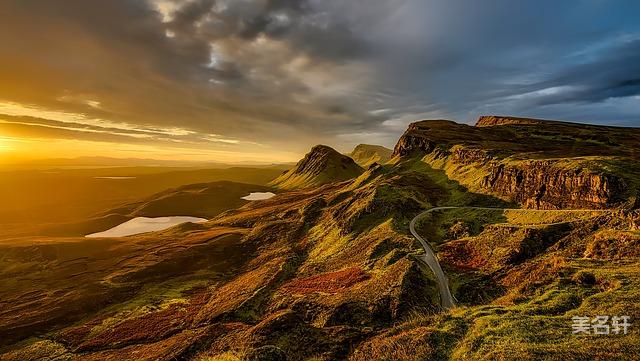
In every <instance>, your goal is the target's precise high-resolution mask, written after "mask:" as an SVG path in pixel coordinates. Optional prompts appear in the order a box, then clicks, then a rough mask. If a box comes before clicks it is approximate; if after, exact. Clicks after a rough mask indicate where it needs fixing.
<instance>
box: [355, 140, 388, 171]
mask: <svg viewBox="0 0 640 361" xmlns="http://www.w3.org/2000/svg"><path fill="white" fill-rule="evenodd" d="M391 153H393V150H391V149H389V148H386V147H383V146H381V145H373V144H358V145H357V146H356V147H355V148H353V151H352V152H351V153H349V154H348V156H349V157H351V158H352V159H353V160H354V161H356V163H358V164H359V165H360V166H361V167H365V168H366V167H368V166H370V165H371V164H373V163H379V164H384V163H386V162H388V161H389V159H391Z"/></svg>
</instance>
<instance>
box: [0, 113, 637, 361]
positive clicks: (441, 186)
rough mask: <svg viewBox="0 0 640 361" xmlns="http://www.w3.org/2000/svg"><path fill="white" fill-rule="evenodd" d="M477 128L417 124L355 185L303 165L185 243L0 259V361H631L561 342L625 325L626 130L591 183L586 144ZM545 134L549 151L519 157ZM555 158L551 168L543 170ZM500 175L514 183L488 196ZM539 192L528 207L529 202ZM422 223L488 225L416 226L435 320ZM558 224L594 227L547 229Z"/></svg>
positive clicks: (330, 156) (12, 253)
mask: <svg viewBox="0 0 640 361" xmlns="http://www.w3.org/2000/svg"><path fill="white" fill-rule="evenodd" d="M483 123H485V121H483ZM541 124H542V125H541ZM482 125H483V126H482V127H470V126H466V125H460V124H456V123H453V122H449V121H423V122H418V123H414V124H412V125H411V126H410V127H409V129H408V130H407V132H406V133H405V135H403V137H402V138H401V139H400V140H399V142H398V144H397V145H396V148H395V151H394V159H393V160H392V161H391V162H390V163H389V164H385V165H380V164H375V165H372V166H370V167H368V169H367V170H363V169H361V168H360V167H359V166H357V165H356V164H355V163H354V162H353V160H351V159H350V158H348V157H345V156H343V155H340V154H339V153H337V152H335V151H334V150H332V149H331V148H328V147H324V146H317V147H314V148H313V149H312V151H311V152H310V153H309V154H307V155H306V156H305V158H304V159H303V160H301V161H300V162H298V164H297V166H296V168H294V169H293V170H291V171H289V172H287V173H286V174H284V175H282V176H281V177H279V178H278V180H279V182H281V183H279V185H281V186H282V185H283V184H286V185H287V187H288V188H289V186H290V188H297V189H293V190H289V191H286V192H285V191H282V192H280V193H278V194H277V195H276V196H275V197H273V198H270V199H267V200H263V201H255V202H248V203H246V204H244V205H238V206H237V208H234V209H230V210H227V211H225V212H223V213H220V214H218V215H217V216H215V217H214V218H213V219H211V220H210V221H209V222H206V223H202V224H191V223H185V224H182V225H178V226H176V227H173V228H170V229H167V230H165V231H161V232H154V233H146V234H142V235H138V236H130V237H123V238H104V239H83V238H73V237H44V236H43V237H31V238H29V239H28V241H27V242H25V240H24V239H14V240H5V241H0V300H2V306H3V307H2V311H0V354H2V356H1V357H2V360H3V361H4V360H23V359H28V358H46V357H49V358H56V357H57V358H60V359H81V360H114V361H115V360H122V359H143V360H144V359H146V360H174V359H181V360H255V359H260V357H262V358H265V357H272V359H286V360H354V361H355V360H388V359H392V360H416V359H436V360H440V359H461V360H484V359H507V360H523V359H524V360H526V359H530V360H535V359H549V360H568V359H609V358H613V359H623V358H624V356H625V355H630V354H631V355H633V354H640V346H639V345H640V332H639V331H638V328H635V327H632V328H631V329H630V332H629V334H627V335H622V334H621V335H616V336H610V337H609V336H607V337H600V338H598V337H590V336H582V335H580V336H577V335H573V334H572V332H571V322H572V321H571V317H573V316H579V315H588V316H589V315H628V316H630V317H631V318H632V319H638V317H640V308H639V307H638V305H639V304H640V253H639V252H638V246H639V245H640V215H639V214H638V210H631V209H630V208H632V206H633V204H632V203H631V199H630V198H629V197H630V192H632V191H633V190H634V189H635V188H633V187H634V179H635V178H634V176H635V173H634V169H637V165H638V162H637V158H636V156H635V153H634V150H633V149H632V147H631V145H632V143H631V140H629V139H628V137H631V138H633V137H635V134H636V132H637V130H635V129H624V130H622V131H621V132H622V133H623V134H620V135H616V134H617V133H615V132H614V131H615V128H614V129H613V130H611V132H613V133H611V134H610V139H611V141H612V142H615V143H616V144H617V145H615V146H613V145H612V146H611V147H620V148H621V150H620V156H616V161H617V162H620V163H616V164H619V165H625V166H627V168H625V167H622V166H620V167H611V168H607V169H598V168H595V167H587V165H589V164H592V163H583V161H586V160H589V161H590V162H593V164H600V165H601V166H602V164H603V163H602V162H607V161H609V160H610V158H609V157H613V156H612V155H608V154H611V153H613V152H609V153H607V151H606V148H607V146H606V145H603V144H601V143H600V142H599V143H597V144H592V146H587V147H584V148H583V147H581V146H580V145H582V144H583V143H584V142H585V141H584V139H587V138H588V137H589V136H590V135H589V134H592V133H593V134H600V133H598V132H595V131H592V130H590V129H591V128H590V127H585V128H584V130H582V131H581V130H579V129H580V125H573V124H572V125H565V124H564V123H560V125H557V124H556V123H549V124H547V123H536V124H535V126H536V127H534V125H532V124H521V123H519V122H518V123H517V124H513V122H511V123H510V124H504V125H503V124H493V123H492V124H491V125H490V126H489V124H482ZM538 126H540V127H538ZM545 127H549V128H548V129H549V130H548V131H551V129H554V130H553V131H554V132H556V133H555V134H556V137H558V138H559V139H566V140H565V141H563V142H558V141H556V140H550V141H549V142H545V141H544V140H539V141H535V142H531V143H530V144H526V145H523V144H521V143H522V142H524V140H525V139H527V137H529V138H531V137H534V138H535V137H541V135H540V134H541V133H540V132H544V131H545ZM558 127H559V128H558ZM567 127H568V128H567ZM536 134H537V135H536ZM542 134H546V133H542ZM518 137H519V138H518ZM541 139H544V137H543V138H541ZM569 139H572V140H573V142H574V143H575V144H574V145H573V146H570V141H569ZM587 143H589V144H591V143H592V142H588V141H587ZM562 147H565V148H566V149H567V152H568V153H567V155H568V156H567V157H566V158H558V154H559V153H558V152H560V151H561V148H562ZM592 147H595V148H592ZM571 149H574V150H571ZM597 149H600V151H598V150H597ZM597 152H601V153H602V154H598V153H597ZM345 158H346V160H345ZM537 162H548V165H547V166H548V167H549V169H557V170H558V171H557V172H555V173H554V172H550V173H547V172H542V171H539V169H543V170H545V169H546V168H542V165H541V164H539V163H537ZM563 162H567V163H563ZM544 164H547V163H544ZM575 164H577V165H576V167H579V170H578V169H577V168H572V167H570V165H575ZM343 165H344V168H343ZM526 165H529V167H527V166H526ZM509 167H512V168H509ZM494 168H495V169H500V168H502V169H503V170H502V171H496V172H502V173H496V174H502V175H500V176H496V175H495V174H494V173H492V170H493V169H494ZM506 169H513V170H512V171H506ZM509 172H515V173H513V174H515V175H514V178H513V180H514V183H509V185H508V186H504V187H502V186H501V184H502V182H503V181H504V180H505V179H509V177H507V176H505V174H511V173H509ZM492 175H493V176H492ZM568 175H571V177H570V178H563V177H565V176H568ZM485 179H486V180H485ZM518 179H520V180H518ZM614 179H617V181H614ZM574 180H577V181H575V182H574ZM308 182H310V183H308ZM313 182H318V184H320V185H316V186H313V185H312V184H314V183H313ZM598 182H599V183H598ZM607 182H609V183H607ZM614 182H618V183H614ZM322 183H324V184H322ZM614 184H618V185H619V186H617V187H614V186H613V185H614ZM216 186H220V187H223V188H222V189H226V188H224V187H225V186H232V187H233V188H234V189H237V190H238V192H240V190H241V189H242V190H244V189H245V188H242V187H245V186H247V185H238V184H228V183H222V184H220V183H217V184H216ZM542 186H545V187H546V190H545V191H544V192H542V194H541V195H540V197H539V198H536V197H535V195H534V196H530V193H529V192H530V187H537V188H535V189H537V190H538V191H539V190H540V187H542ZM215 189H217V188H215V186H214V185H212V184H209V185H193V186H187V187H183V188H178V189H174V190H170V191H167V192H164V193H160V194H159V195H157V196H156V197H152V198H149V199H146V200H145V201H141V202H136V203H132V204H130V205H128V206H126V207H122V208H121V209H122V210H123V213H125V212H129V214H133V213H134V212H137V211H141V212H142V211H145V212H146V211H149V212H156V211H161V210H162V209H164V208H165V207H167V208H171V207H178V208H174V209H172V210H178V209H180V208H179V207H182V206H183V205H184V204H183V203H181V201H179V200H181V199H183V198H182V197H186V199H188V202H187V203H188V204H189V205H190V206H195V205H197V206H198V207H200V206H202V207H204V209H210V208H207V207H211V205H209V202H208V200H207V197H208V196H209V195H211V194H217V193H216V192H217V191H216V190H215ZM229 192H230V194H231V193H232V192H231V191H229ZM575 192H578V197H576V196H575V194H574V193H575ZM185 193H186V194H185ZM199 194H202V195H203V198H202V199H199V198H198V195H199ZM165 196H166V197H169V198H168V199H171V198H174V197H175V199H176V202H175V203H173V202H169V203H166V204H165V203H163V202H164V201H163V199H165V198H164V197H165ZM591 196H593V197H591ZM530 197H533V200H534V201H535V200H537V201H538V203H537V204H533V205H536V206H537V208H541V209H537V210H533V209H504V208H517V206H518V205H525V206H528V205H532V204H531V203H530V202H531V201H530V199H531V198H530ZM590 197H591V198H590ZM234 199H235V198H234ZM147 204H149V206H147ZM436 206H451V207H454V206H455V207H464V206H482V207H494V208H495V207H497V208H500V209H476V208H472V209H471V208H454V209H446V210H438V211H437V212H432V213H429V214H428V215H427V216H425V217H424V218H421V219H419V221H418V222H417V226H416V229H417V231H418V232H419V233H420V234H421V235H423V236H424V237H425V238H426V239H427V240H428V241H429V242H430V244H431V247H432V248H433V249H434V252H435V253H436V254H437V256H438V258H439V259H440V262H441V264H442V267H443V270H444V272H445V273H446V274H447V276H448V278H449V281H450V282H449V283H450V287H451V291H452V293H453V295H454V296H455V298H456V299H457V303H458V307H456V308H453V309H447V310H445V309H443V308H442V307H441V306H440V297H439V291H438V287H437V286H438V285H437V283H436V279H435V277H434V276H433V273H432V272H431V270H430V269H429V268H427V267H426V265H425V264H424V263H422V262H421V261H420V259H422V258H421V257H422V255H424V252H425V250H424V248H423V246H422V245H421V244H420V243H419V242H418V241H417V240H416V239H415V238H414V237H413V236H412V235H411V233H410V232H409V223H410V221H411V220H412V219H414V217H415V216H416V215H418V214H419V213H421V212H423V211H425V210H427V209H431V208H432V207H436ZM156 207H160V208H156ZM568 207H575V208H579V207H584V208H597V209H590V210H566V209H564V210H561V211H559V210H551V209H544V208H553V209H563V208H568ZM153 214H156V213H153Z"/></svg>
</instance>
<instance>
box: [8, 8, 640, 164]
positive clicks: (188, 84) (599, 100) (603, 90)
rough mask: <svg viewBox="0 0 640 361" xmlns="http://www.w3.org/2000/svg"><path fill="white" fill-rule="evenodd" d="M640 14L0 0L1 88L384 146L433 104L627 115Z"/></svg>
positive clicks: (303, 138) (98, 114)
mask: <svg viewBox="0 0 640 361" xmlns="http://www.w3.org/2000/svg"><path fill="white" fill-rule="evenodd" d="M639 14H640V3H638V2H635V1H618V2H616V3H615V5H612V4H611V3H608V2H603V1H597V0H576V1H574V2H558V1H550V0H545V1H538V2H527V3H525V2H514V1H511V0H488V1H482V2H479V1H471V0H454V1H444V0H442V1H423V0H352V1H338V0H158V1H141V0H110V1H86V0H63V1H56V2H52V1H36V0H5V1H2V2H0V42H1V44H2V46H0V79H1V80H2V81H0V102H11V103H19V104H27V105H30V106H37V107H40V108H43V109H50V110H57V111H64V112H69V113H78V114H83V115H86V116H87V117H88V118H91V119H102V120H108V121H110V122H116V123H117V122H121V123H126V124H129V125H135V128H136V129H154V128H157V129H172V128H179V129H182V130H183V131H185V132H195V133H196V134H199V135H200V136H201V137H205V136H206V135H207V134H213V135H222V136H223V137H227V138H228V139H238V140H240V141H244V142H246V144H251V142H258V141H259V142H260V143H265V144H268V145H269V146H271V147H273V148H286V149H289V150H293V151H296V152H300V151H302V150H304V149H305V148H307V147H308V146H309V145H310V144H311V143H316V142H324V143H334V144H335V145H338V146H342V147H343V149H346V147H347V146H349V145H351V144H353V143H358V142H383V143H385V144H386V145H392V143H393V141H394V140H395V139H396V138H397V136H398V135H399V133H400V132H401V131H402V130H403V129H404V127H405V126H406V124H407V123H409V122H410V121H414V120H417V119H420V118H429V117H438V118H452V119H458V120H462V121H467V122H472V121H473V120H474V119H475V118H476V117H477V116H478V115H480V114H486V113H499V114H515V115H522V116H545V117H550V118H562V119H566V120H577V121H589V120H590V121H595V122H601V123H614V124H620V123H624V124H626V125H640V124H639V121H638V119H640V107H639V106H638V104H637V103H638V100H637V99H636V98H635V97H637V96H638V94H639V93H640V84H639V79H640V65H639V64H640V45H639V44H640V24H639V23H638V21H637V18H638V15H639ZM79 126H82V127H85V126H86V125H79ZM106 128H108V127H106ZM103 130H104V129H101V130H100V131H103ZM107 131H112V130H107ZM189 134H192V133H189ZM173 137H175V139H176V140H178V141H196V142H197V141H199V140H197V139H185V137H186V136H182V137H183V138H181V139H179V138H180V136H178V135H173ZM191 137H193V136H191ZM142 141H144V140H142ZM150 141H153V139H152V140H150Z"/></svg>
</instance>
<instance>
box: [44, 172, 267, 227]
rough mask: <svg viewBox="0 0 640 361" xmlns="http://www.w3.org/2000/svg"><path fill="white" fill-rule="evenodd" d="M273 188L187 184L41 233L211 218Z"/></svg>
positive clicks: (236, 184)
mask: <svg viewBox="0 0 640 361" xmlns="http://www.w3.org/2000/svg"><path fill="white" fill-rule="evenodd" d="M275 191H276V190H275V189H274V188H272V187H268V186H263V185H256V184H247V183H238V182H230V181H218V182H210V183H198V184H189V185H185V186H181V187H178V188H172V189H168V190H165V191H162V192H160V193H156V194H154V195H151V196H149V197H146V198H144V199H142V200H140V201H135V202H131V203H126V204H124V205H122V206H120V207H116V208H113V209H110V210H108V211H105V212H103V213H102V214H99V215H97V216H96V217H92V218H89V219H87V220H83V221H81V222H73V223H63V224H56V225H53V226H50V227H46V228H44V230H43V231H42V234H46V235H65V236H72V235H78V236H82V235H86V234H89V233H94V232H100V231H104V230H107V229H109V228H111V227H114V226H116V225H118V224H120V223H123V222H126V221H128V220H130V219H132V218H135V217H168V216H192V217H202V218H212V217H214V216H217V215H218V214H220V213H222V212H224V211H228V210H230V209H235V208H239V207H241V206H243V205H245V204H247V203H249V201H247V200H244V199H242V197H244V196H247V195H249V193H251V192H275Z"/></svg>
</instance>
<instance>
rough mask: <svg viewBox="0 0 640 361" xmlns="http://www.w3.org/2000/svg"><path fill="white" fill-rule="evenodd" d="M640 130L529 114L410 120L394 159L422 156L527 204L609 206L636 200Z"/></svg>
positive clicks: (480, 188)
mask: <svg viewBox="0 0 640 361" xmlns="http://www.w3.org/2000/svg"><path fill="white" fill-rule="evenodd" d="M638 144H640V131H639V130H638V129H634V128H628V129H625V128H615V127H603V126H592V125H580V124H574V123H567V122H555V121H543V120H536V119H524V118H505V117H481V118H480V119H479V120H478V123H477V125H476V126H475V127H472V126H467V125H462V124H456V123H453V122H450V121H445V120H429V121H422V122H417V123H414V124H412V125H411V126H410V127H409V129H408V130H407V131H406V132H405V134H404V135H403V136H402V137H401V138H400V140H399V142H398V144H397V145H396V147H395V149H394V157H397V158H402V157H423V158H422V159H423V160H424V161H425V162H426V163H428V164H429V165H430V166H431V167H434V168H436V169H441V170H444V171H445V173H446V175H447V176H448V177H450V178H451V179H453V180H456V181H458V182H460V183H461V184H462V185H464V186H465V187H469V189H471V190H473V191H477V192H482V193H488V194H492V195H495V196H497V197H500V198H502V199H505V200H508V201H513V202H516V203H518V204H520V205H522V206H524V207H527V208H542V209H558V208H608V207H615V206H622V205H624V204H627V205H629V206H631V207H632V206H633V204H634V202H636V199H637V198H638V189H639V185H638V179H640V171H638V169H637V167H636V166H635V165H636V164H637V162H638V160H639V159H640V154H639V152H638V150H637V149H638V146H637V145H638Z"/></svg>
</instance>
